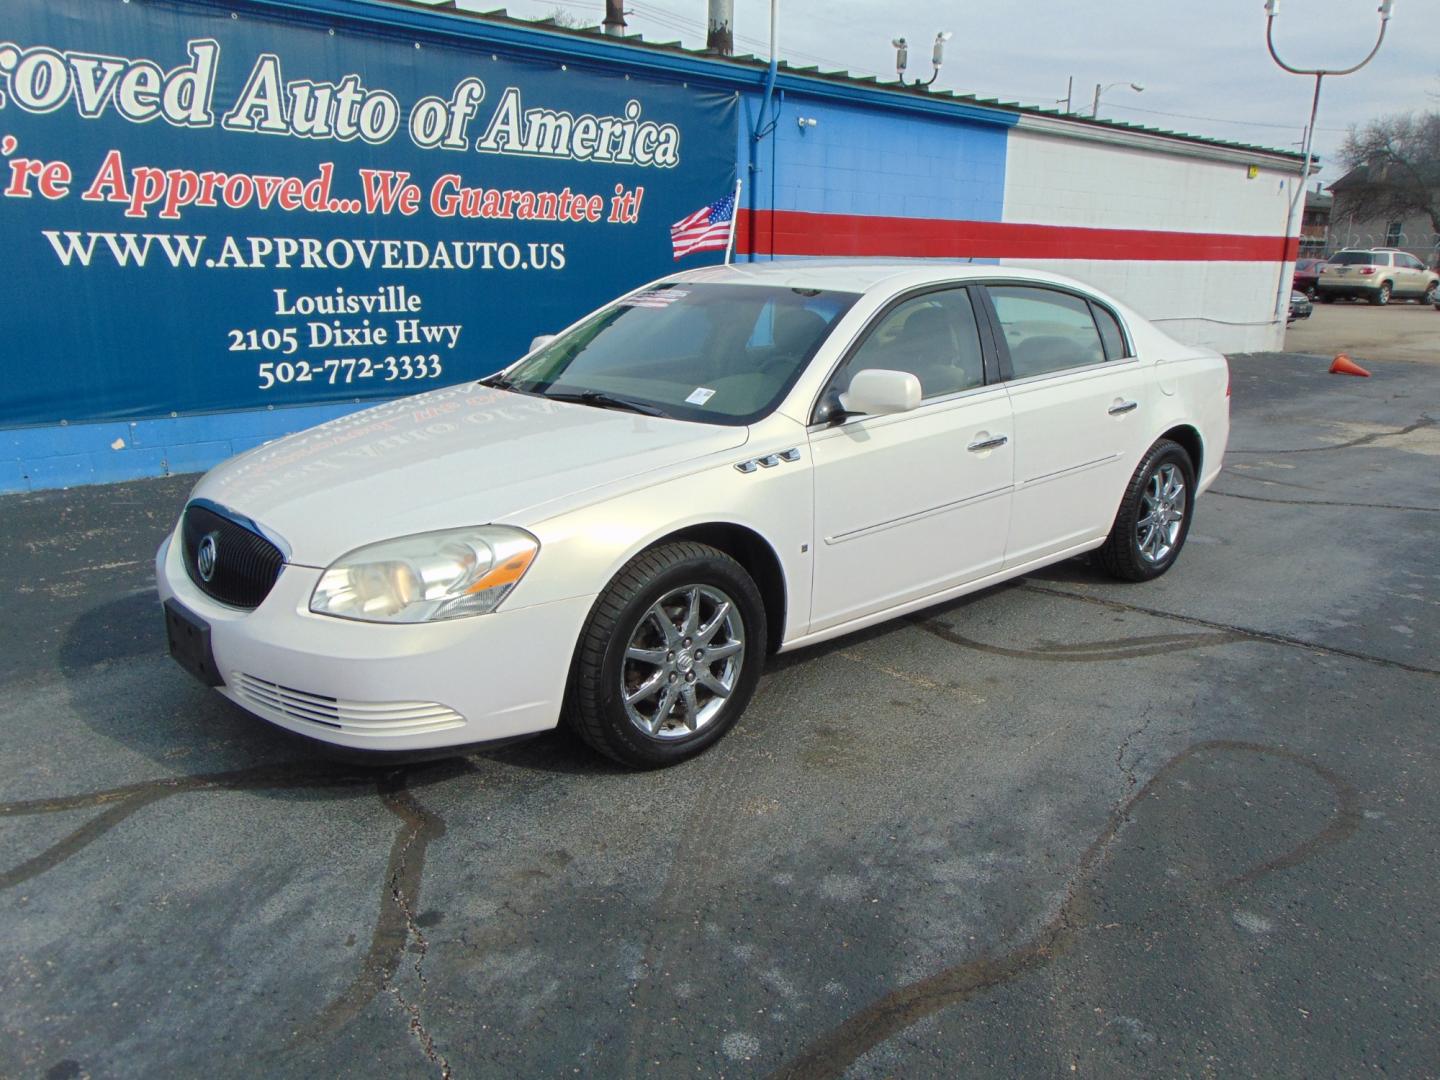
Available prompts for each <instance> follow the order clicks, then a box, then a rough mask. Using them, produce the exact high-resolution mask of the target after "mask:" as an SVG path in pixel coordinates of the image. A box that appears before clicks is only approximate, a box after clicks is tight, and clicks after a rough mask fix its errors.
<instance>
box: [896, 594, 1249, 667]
mask: <svg viewBox="0 0 1440 1080" xmlns="http://www.w3.org/2000/svg"><path fill="white" fill-rule="evenodd" d="M1065 595H1067V596H1068V595H1071V594H1069V593H1066V594H1065ZM906 621H907V622H909V623H910V624H911V625H912V626H915V627H917V628H918V629H920V630H924V631H925V632H926V633H927V634H932V635H934V636H935V637H937V638H939V639H940V640H941V641H944V642H947V643H949V644H951V645H959V646H961V647H962V648H966V649H974V650H975V651H976V652H983V653H989V654H990V655H992V656H1004V657H1007V658H1009V659H1012V660H1041V661H1044V662H1046V663H1051V664H1094V663H1100V662H1102V661H1107V660H1132V659H1136V658H1139V657H1144V656H1164V655H1167V654H1169V653H1173V652H1179V651H1181V650H1185V649H1207V648H1212V647H1214V646H1217V645H1228V644H1229V643H1230V642H1232V641H1239V640H1241V639H1242V635H1240V634H1236V633H1232V632H1230V631H1219V632H1216V633H1209V634H1152V635H1148V636H1143V637H1124V638H1108V639H1106V640H1103V641H1082V642H1074V643H1061V642H1045V643H1044V644H1043V645H1042V646H1041V647H1040V648H1035V649H1011V648H1007V647H1006V646H1003V645H990V644H987V643H986V642H983V641H976V640H975V639H974V638H970V637H966V636H965V635H964V634H961V633H960V632H959V631H958V630H956V629H955V627H954V626H952V625H950V624H949V623H944V622H941V621H940V620H939V619H936V618H933V617H926V616H923V615H920V616H911V617H910V618H908V619H907V620H906Z"/></svg>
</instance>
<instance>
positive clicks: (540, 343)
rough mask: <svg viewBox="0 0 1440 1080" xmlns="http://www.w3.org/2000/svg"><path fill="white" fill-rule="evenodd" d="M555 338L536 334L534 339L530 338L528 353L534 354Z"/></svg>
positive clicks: (551, 335) (549, 335)
mask: <svg viewBox="0 0 1440 1080" xmlns="http://www.w3.org/2000/svg"><path fill="white" fill-rule="evenodd" d="M555 337H556V335H554V334H538V335H536V336H535V337H534V338H532V339H531V341H530V351H531V352H534V351H535V350H536V349H543V348H544V347H545V346H546V345H549V344H550V342H552V341H554V340H555Z"/></svg>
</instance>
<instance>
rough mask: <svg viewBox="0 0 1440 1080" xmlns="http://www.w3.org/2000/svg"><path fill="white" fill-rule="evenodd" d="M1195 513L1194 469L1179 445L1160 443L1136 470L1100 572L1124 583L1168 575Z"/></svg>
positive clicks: (1100, 556) (1101, 558)
mask: <svg viewBox="0 0 1440 1080" xmlns="http://www.w3.org/2000/svg"><path fill="white" fill-rule="evenodd" d="M1194 507H1195V466H1194V465H1193V464H1192V463H1191V461H1190V455H1189V454H1187V453H1186V452H1185V448H1184V447H1182V446H1181V445H1180V444H1179V443H1175V442H1171V441H1170V440H1169V439H1161V440H1160V441H1159V442H1157V443H1156V444H1155V445H1154V446H1152V447H1151V448H1150V450H1149V452H1148V453H1146V455H1145V457H1144V458H1143V459H1142V460H1141V462H1140V464H1139V465H1138V466H1136V468H1135V472H1134V474H1133V475H1132V476H1131V477H1130V483H1129V485H1128V486H1127V487H1126V489H1125V497H1124V498H1123V499H1122V500H1121V502H1120V512H1119V513H1117V514H1116V515H1115V524H1114V525H1113V526H1111V528H1110V535H1109V537H1108V538H1107V539H1106V541H1105V545H1104V546H1103V547H1101V548H1100V550H1099V551H1098V552H1096V558H1097V561H1098V562H1099V564H1100V566H1101V567H1102V568H1103V569H1104V570H1105V571H1106V573H1108V574H1110V575H1111V576H1112V577H1117V578H1120V579H1121V580H1122V581H1149V580H1150V579H1151V578H1157V577H1159V576H1160V575H1161V574H1163V573H1165V571H1166V570H1169V569H1170V567H1171V566H1173V565H1174V564H1175V560H1176V559H1177V558H1179V556H1180V549H1181V548H1182V547H1184V546H1185V537H1186V536H1187V535H1188V534H1189V532H1190V516H1191V513H1192V512H1193V510H1194Z"/></svg>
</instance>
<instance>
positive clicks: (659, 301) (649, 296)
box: [620, 289, 690, 308]
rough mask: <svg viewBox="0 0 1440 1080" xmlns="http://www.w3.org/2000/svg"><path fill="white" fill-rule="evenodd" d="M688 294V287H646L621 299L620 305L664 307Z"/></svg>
mask: <svg viewBox="0 0 1440 1080" xmlns="http://www.w3.org/2000/svg"><path fill="white" fill-rule="evenodd" d="M689 295H690V290H689V289H646V290H645V291H644V292H638V293H636V294H635V295H634V296H627V297H626V298H625V299H624V300H621V301H620V307H647V308H664V307H669V306H670V305H671V304H673V303H674V302H675V301H676V300H679V299H680V298H681V297H682V296H689Z"/></svg>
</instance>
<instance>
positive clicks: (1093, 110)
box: [1090, 82, 1100, 120]
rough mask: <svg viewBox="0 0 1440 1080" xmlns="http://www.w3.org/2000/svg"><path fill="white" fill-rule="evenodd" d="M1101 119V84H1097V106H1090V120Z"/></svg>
mask: <svg viewBox="0 0 1440 1080" xmlns="http://www.w3.org/2000/svg"><path fill="white" fill-rule="evenodd" d="M1099 117H1100V84H1099V83H1098V82H1097V83H1096V84H1095V104H1093V105H1091V106H1090V119H1092V120H1098V119H1099Z"/></svg>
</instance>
